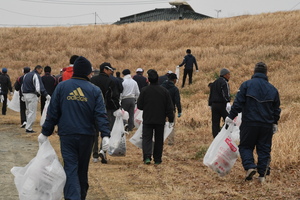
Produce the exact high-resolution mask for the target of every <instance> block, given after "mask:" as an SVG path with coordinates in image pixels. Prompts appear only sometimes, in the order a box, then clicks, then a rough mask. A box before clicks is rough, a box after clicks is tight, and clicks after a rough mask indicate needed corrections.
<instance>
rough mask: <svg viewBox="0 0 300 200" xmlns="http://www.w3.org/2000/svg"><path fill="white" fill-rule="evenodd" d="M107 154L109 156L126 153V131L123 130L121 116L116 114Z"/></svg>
mask: <svg viewBox="0 0 300 200" xmlns="http://www.w3.org/2000/svg"><path fill="white" fill-rule="evenodd" d="M110 135H111V136H110V140H109V147H108V154H109V155H111V156H125V155H126V132H125V130H124V124H123V116H117V117H116V119H115V123H114V126H113V129H112V131H111V133H110Z"/></svg>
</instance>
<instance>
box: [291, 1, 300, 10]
mask: <svg viewBox="0 0 300 200" xmlns="http://www.w3.org/2000/svg"><path fill="white" fill-rule="evenodd" d="M299 4H300V1H299V2H298V3H297V4H296V5H295V6H293V7H292V8H291V10H293V9H294V8H296V7H297V6H298V5H299Z"/></svg>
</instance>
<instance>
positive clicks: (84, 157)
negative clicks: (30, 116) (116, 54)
mask: <svg viewBox="0 0 300 200" xmlns="http://www.w3.org/2000/svg"><path fill="white" fill-rule="evenodd" d="M91 73H92V65H91V63H90V62H89V61H88V60H87V59H86V58H85V57H82V56H80V57H78V58H77V59H76V61H75V63H74V74H73V76H72V78H71V79H69V80H66V81H63V82H61V83H60V84H58V85H57V87H56V89H55V91H54V93H53V95H52V98H51V101H50V105H49V109H48V110H47V116H46V120H45V123H44V124H43V126H42V133H41V134H40V135H39V136H38V141H39V143H40V144H42V143H44V142H45V141H46V140H47V137H48V136H50V135H52V133H53V131H54V127H55V125H58V135H59V137H60V149H61V155H62V158H63V162H64V170H65V172H66V176H67V180H66V184H65V187H64V198H65V199H66V200H71V199H72V200H73V199H76V200H84V199H86V196H87V192H88V188H89V184H88V168H89V161H90V157H91V153H92V148H93V144H94V140H95V134H96V124H97V126H98V128H99V131H101V137H102V138H103V149H105V150H108V147H109V137H110V130H109V121H108V118H107V114H106V109H105V104H104V99H103V96H102V93H101V90H100V88H99V87H97V86H95V85H94V84H92V83H91V82H90V81H89V77H90V76H91Z"/></svg>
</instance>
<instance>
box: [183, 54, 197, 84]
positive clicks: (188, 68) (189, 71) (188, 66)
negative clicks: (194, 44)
mask: <svg viewBox="0 0 300 200" xmlns="http://www.w3.org/2000/svg"><path fill="white" fill-rule="evenodd" d="M186 54H187V55H186V56H184V58H183V61H182V63H181V64H180V65H178V67H181V66H183V65H184V71H183V79H182V86H181V87H184V84H185V79H186V76H187V75H188V76H189V85H190V84H192V82H193V68H194V65H195V67H196V72H198V64H197V61H196V58H195V57H194V56H193V55H192V51H191V50H190V49H187V50H186Z"/></svg>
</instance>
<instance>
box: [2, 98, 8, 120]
mask: <svg viewBox="0 0 300 200" xmlns="http://www.w3.org/2000/svg"><path fill="white" fill-rule="evenodd" d="M2 95H3V98H4V99H3V104H2V115H6V109H7V94H2Z"/></svg>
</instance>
